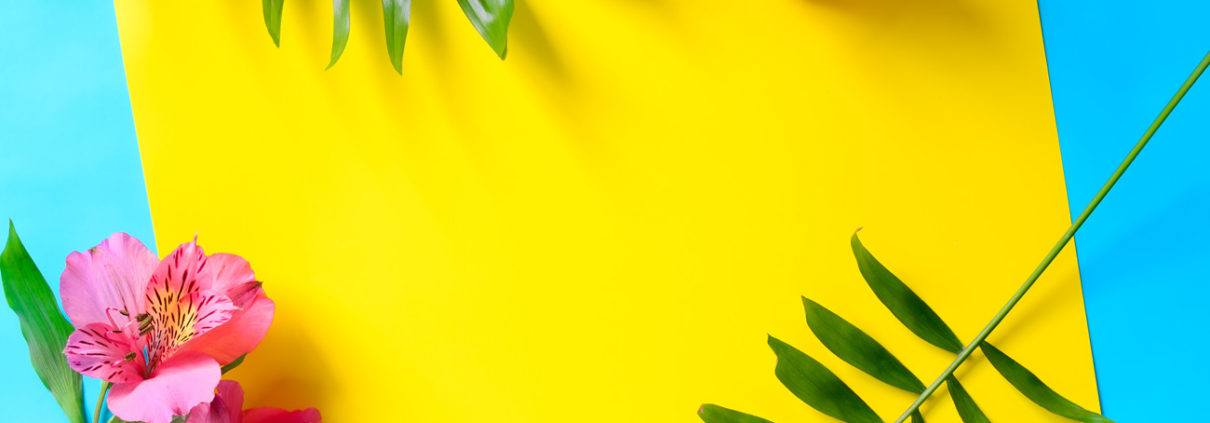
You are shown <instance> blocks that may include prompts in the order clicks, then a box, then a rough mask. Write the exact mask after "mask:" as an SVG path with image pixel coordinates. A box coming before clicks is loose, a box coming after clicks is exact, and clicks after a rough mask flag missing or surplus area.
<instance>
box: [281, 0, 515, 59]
mask: <svg viewBox="0 0 1210 423" xmlns="http://www.w3.org/2000/svg"><path fill="white" fill-rule="evenodd" d="M284 2H285V0H261V9H262V12H263V13H264V15H265V29H268V30H269V37H270V38H272V39H273V45H275V46H279V47H280V46H281V19H282V8H283V6H284ZM458 6H459V7H461V8H462V12H463V13H465V14H466V17H467V18H468V19H470V21H471V25H473V26H474V27H475V30H477V31H479V35H481V36H483V40H484V41H487V44H488V46H490V47H491V48H492V50H493V51H495V52H496V55H497V56H500V59H504V56H505V55H506V54H508V25H509V23H510V22H511V21H512V17H513V0H458ZM411 10H412V1H411V0H382V19H383V26H384V27H385V28H386V40H387V57H389V58H390V59H391V66H392V67H394V68H395V72H397V73H399V74H403V46H404V44H406V42H407V35H408V26H409V25H410V23H411V15H412V12H411ZM349 26H350V11H349V0H332V53H331V57H330V58H329V59H328V67H327V69H331V68H332V66H336V62H337V61H339V60H340V56H341V55H342V54H344V51H345V46H346V45H348V43H349V32H350V29H349Z"/></svg>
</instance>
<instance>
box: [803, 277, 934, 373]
mask: <svg viewBox="0 0 1210 423" xmlns="http://www.w3.org/2000/svg"><path fill="white" fill-rule="evenodd" d="M802 305H803V309H804V310H805V312H806V315H807V326H808V327H810V328H811V332H814V333H815V337H816V338H819V342H820V343H822V344H823V345H824V346H825V347H827V348H828V350H830V351H832V353H833V354H836V356H837V357H840V359H841V360H844V361H845V362H846V363H849V364H851V365H853V367H856V368H857V369H858V370H861V371H863V372H865V373H866V374H868V375H870V376H873V377H874V378H876V379H878V380H880V381H883V382H885V383H886V384H888V385H891V386H894V387H896V388H899V389H903V390H905V391H908V392H912V393H915V394H919V393H921V392H924V383H923V382H921V381H920V379H919V378H917V377H916V375H914V374H912V372H911V371H910V370H908V368H907V367H906V366H904V365H903V362H901V361H899V359H898V358H895V356H894V355H893V354H891V352H890V351H887V349H886V348H885V347H883V346H882V344H879V343H878V341H875V340H874V338H872V337H870V335H868V334H866V333H865V332H864V331H862V330H861V329H859V328H858V327H857V326H854V325H853V324H852V323H849V322H848V321H847V320H845V319H844V318H842V317H840V316H838V315H837V314H836V313H833V312H832V311H831V310H828V309H827V308H826V307H824V306H821V305H819V303H816V302H815V301H812V300H811V299H809V298H807V297H802Z"/></svg>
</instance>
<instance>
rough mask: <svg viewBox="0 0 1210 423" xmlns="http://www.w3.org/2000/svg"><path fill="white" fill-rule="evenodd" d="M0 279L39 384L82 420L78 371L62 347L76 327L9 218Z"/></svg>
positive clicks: (76, 419) (75, 418)
mask: <svg viewBox="0 0 1210 423" xmlns="http://www.w3.org/2000/svg"><path fill="white" fill-rule="evenodd" d="M0 279H3V283H4V297H5V298H6V299H7V300H8V306H9V308H12V309H13V312H15V313H16V314H17V319H18V320H19V321H20V323H21V335H23V336H24V337H25V342H26V344H28V345H29V358H30V362H31V363H33V366H34V372H35V373H37V374H38V378H39V379H42V384H43V385H45V386H46V389H48V390H50V393H51V395H53V396H54V397H55V400H56V401H58V402H59V407H62V408H63V413H65V414H66V415H67V420H68V421H70V422H72V423H83V422H84V392H83V388H82V386H81V381H80V374H79V373H76V372H75V371H74V370H72V369H71V368H70V367H68V366H67V357H66V356H64V355H63V348H64V347H66V346H67V337H68V335H71V332H72V331H73V330H75V329H74V328H72V326H71V323H70V322H68V321H67V319H66V318H64V317H63V313H61V312H59V304H58V302H57V301H55V294H54V293H53V292H52V291H51V290H50V286H48V285H47V284H46V279H45V278H43V277H42V273H41V272H39V271H38V266H36V265H34V260H33V259H32V258H30V256H29V253H28V252H27V251H25V246H24V245H22V244H21V240H20V239H19V238H17V230H16V228H14V227H13V222H12V221H11V220H10V221H9V222H8V244H7V245H5V247H4V252H3V253H0Z"/></svg>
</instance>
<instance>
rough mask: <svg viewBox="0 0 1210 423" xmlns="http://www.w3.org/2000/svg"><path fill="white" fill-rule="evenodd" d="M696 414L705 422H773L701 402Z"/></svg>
mask: <svg viewBox="0 0 1210 423" xmlns="http://www.w3.org/2000/svg"><path fill="white" fill-rule="evenodd" d="M697 416H698V417H699V418H701V419H702V421H703V422H705V423H773V422H771V421H769V420H765V419H762V418H760V417H756V416H753V415H751V414H746V413H741V412H739V411H735V410H732V409H730V408H726V407H720V406H717V405H714V404H702V406H701V407H699V408H698V409H697Z"/></svg>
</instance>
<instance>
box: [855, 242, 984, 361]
mask: <svg viewBox="0 0 1210 423" xmlns="http://www.w3.org/2000/svg"><path fill="white" fill-rule="evenodd" d="M852 244H853V255H854V256H855V257H856V258H857V267H858V268H860V269H861V275H862V276H864V277H865V281H866V284H868V285H869V286H870V289H871V290H873V291H874V295H876V296H878V300H879V301H882V304H883V305H885V306H886V308H888V309H890V310H891V313H892V314H894V315H895V317H896V318H898V319H899V321H900V322H902V323H903V325H904V326H907V328H908V329H909V330H911V331H912V332H913V333H915V334H916V336H919V337H920V338H921V339H923V340H925V341H927V342H928V343H930V344H933V345H936V346H938V347H940V348H941V349H944V350H946V351H949V352H952V353H958V352H959V351H962V341H959V340H958V336H957V335H954V331H953V330H951V329H950V327H949V326H947V325H946V324H945V322H943V321H941V317H940V316H937V313H936V312H934V311H933V309H932V308H931V307H929V306H928V304H925V303H924V300H922V299H920V297H919V296H917V295H916V293H915V292H912V290H911V288H908V287H907V285H905V284H904V283H903V281H900V280H899V278H897V277H895V275H894V274H893V273H891V271H890V270H887V268H886V267H884V266H883V265H882V263H879V262H878V259H875V258H874V255H872V254H870V252H869V251H868V250H866V249H865V246H864V245H861V240H860V239H858V238H857V234H856V233H853V238H852Z"/></svg>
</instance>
